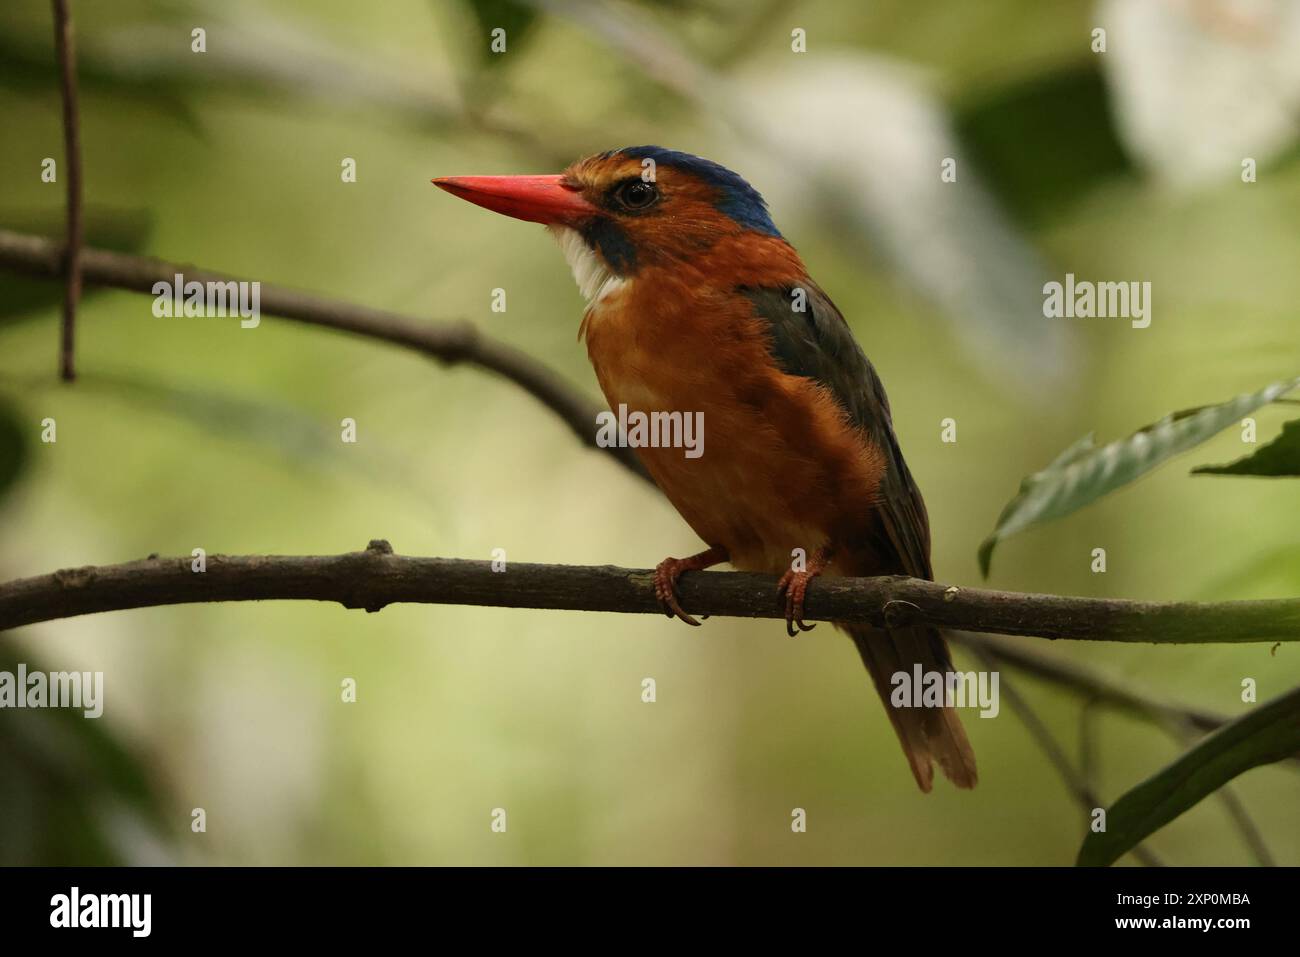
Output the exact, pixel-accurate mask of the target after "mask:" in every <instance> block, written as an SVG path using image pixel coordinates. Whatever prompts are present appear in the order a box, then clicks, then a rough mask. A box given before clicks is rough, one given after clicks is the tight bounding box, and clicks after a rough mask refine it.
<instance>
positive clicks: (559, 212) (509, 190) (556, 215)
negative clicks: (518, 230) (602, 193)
mask: <svg viewBox="0 0 1300 957" xmlns="http://www.w3.org/2000/svg"><path fill="white" fill-rule="evenodd" d="M433 185H434V186H437V187H438V188H439V189H445V190H446V191H447V192H449V193H451V194H452V195H453V196H459V197H460V198H461V199H464V200H468V201H469V202H471V203H473V204H474V205H475V206H482V207H483V208H484V209H490V210H492V211H493V212H497V213H504V214H505V215H506V216H513V217H514V218H515V219H524V220H527V221H528V222H530V223H543V224H545V225H547V226H551V225H563V226H571V225H573V224H574V223H576V222H579V221H580V220H583V219H586V218H588V217H589V216H592V215H593V214H595V213H596V212H597V209H596V207H595V206H593V205H592V204H591V203H589V202H587V201H586V200H585V199H583V198H582V193H580V192H579V191H578V189H577V188H576V187H573V186H569V185H567V184H566V183H565V182H564V177H563V176H443V177H441V178H439V179H435V180H433Z"/></svg>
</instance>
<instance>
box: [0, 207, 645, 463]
mask: <svg viewBox="0 0 1300 957" xmlns="http://www.w3.org/2000/svg"><path fill="white" fill-rule="evenodd" d="M61 255H62V254H61V250H60V247H59V245H58V243H55V242H52V241H50V240H48V239H44V238H43V237H40V236H31V235H27V234H25V233H16V232H12V231H10V230H7V229H0V267H8V268H10V269H14V270H17V271H20V272H23V273H26V274H28V275H33V276H40V277H45V278H51V279H52V278H56V277H57V276H58V275H59V273H60V271H61V266H60V263H61ZM81 267H82V272H83V274H84V276H85V279H86V281H87V282H90V283H95V284H97V285H101V286H112V287H114V288H117V289H129V290H131V291H133V292H142V293H148V294H151V295H152V294H153V288H154V285H155V284H157V283H167V284H169V286H170V284H171V283H174V282H175V280H176V276H177V274H181V275H183V276H184V279H185V281H186V282H189V281H195V282H201V283H205V284H206V283H209V282H243V281H246V280H242V279H240V278H238V277H235V276H229V275H226V274H224V273H217V272H212V271H211V270H208V269H200V268H198V267H196V266H187V265H183V264H181V263H174V262H165V261H163V260H160V259H148V258H145V257H142V256H129V255H126V254H123V253H115V252H109V251H107V250H103V249H93V248H88V249H85V250H84V251H83V252H82V257H81ZM260 307H261V311H262V312H263V313H264V314H266V315H270V316H280V317H281V318H284V319H293V320H295V321H297V322H305V323H308V324H310V325H315V326H323V327H325V328H327V329H335V330H338V331H341V332H350V333H352V334H354V335H359V336H366V337H368V338H370V339H379V340H381V341H383V342H389V343H393V344H394V345H399V346H405V347H406V348H408V349H412V350H414V351H416V352H419V353H421V354H423V355H426V356H429V357H430V358H433V359H436V360H438V361H439V362H443V363H446V364H455V363H466V364H470V365H477V366H479V367H480V368H483V369H487V370H488V371H490V372H495V373H496V374H497V375H499V376H502V377H503V378H505V379H508V380H509V381H511V382H513V383H514V384H515V385H517V386H519V387H520V388H522V389H523V390H524V391H525V392H527V393H528V394H529V395H531V396H532V397H533V398H535V399H537V400H538V401H539V402H541V403H542V404H543V405H544V406H546V407H547V408H548V409H550V410H551V411H552V412H554V413H555V414H556V415H557V416H559V417H560V419H561V420H563V421H564V423H565V424H566V425H567V426H568V427H569V428H570V429H571V430H572V431H573V433H574V435H576V436H577V437H578V439H579V440H580V441H581V442H582V443H583V444H584V445H587V446H589V447H592V448H600V447H599V446H597V444H596V435H597V428H596V415H597V413H598V412H600V411H601V410H602V408H603V406H600V405H597V404H596V403H595V402H592V401H591V400H589V399H587V398H586V397H585V396H583V395H582V393H581V392H579V391H577V390H576V389H574V388H573V387H572V386H570V385H569V384H568V383H566V382H565V381H564V380H563V379H561V378H560V377H559V376H558V375H556V374H555V373H554V372H553V371H551V370H550V369H549V368H548V367H547V366H546V365H545V364H543V363H541V362H538V361H537V360H536V359H534V358H533V357H532V356H530V355H528V354H527V353H526V352H523V351H521V350H519V349H516V348H515V347H513V346H510V345H507V344H506V343H504V342H501V341H499V340H497V339H493V338H492V337H491V336H487V335H485V334H483V333H482V332H480V331H479V330H478V329H477V328H476V327H475V326H474V325H473V324H471V323H469V322H437V321H431V320H421V319H416V318H414V317H411V316H404V315H400V314H398V313H395V312H388V311H385V310H383V309H371V308H369V307H367V306H358V305H354V304H352V303H348V302H341V301H339V300H334V299H326V298H324V297H321V296H314V295H311V294H310V293H305V292H299V291H297V290H294V289H286V288H285V287H283V286H274V285H271V284H269V283H261V299H260ZM602 451H606V452H609V453H610V454H611V455H613V456H614V458H615V459H616V460H617V461H618V462H619V463H620V464H621V465H623V466H624V467H626V468H627V469H629V470H630V471H632V472H633V473H635V474H636V475H638V476H640V477H641V478H644V479H647V480H648V478H649V477H648V476H647V475H646V473H645V470H644V468H643V467H642V465H641V462H640V460H638V459H637V457H636V454H635V452H634V451H633V450H632V449H630V448H605V449H602Z"/></svg>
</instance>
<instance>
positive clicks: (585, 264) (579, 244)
mask: <svg viewBox="0 0 1300 957" xmlns="http://www.w3.org/2000/svg"><path fill="white" fill-rule="evenodd" d="M546 228H547V229H548V230H549V231H550V233H551V235H552V236H554V237H555V241H556V242H557V243H559V244H560V251H561V252H562V253H564V259H565V261H566V262H567V263H568V264H569V269H571V270H572V271H573V281H574V282H576V283H577V284H578V291H579V292H581V293H582V297H583V298H584V299H586V300H587V305H588V307H593V306H595V305H597V304H598V303H600V302H601V301H603V300H604V299H607V298H608V297H609V296H611V295H613V294H614V293H616V292H618V291H619V290H620V289H622V288H623V286H624V284H626V283H627V282H629V281H630V280H628V279H625V278H623V277H621V276H618V275H615V273H614V271H613V270H612V269H610V268H609V265H608V264H607V263H606V262H605V260H604V259H603V258H602V257H601V255H600V254H599V253H598V252H596V251H595V250H594V249H592V248H591V247H590V246H589V245H587V240H586V239H585V238H584V237H583V236H582V234H581V233H579V232H578V231H577V230H576V229H572V228H570V227H568V226H547V227H546Z"/></svg>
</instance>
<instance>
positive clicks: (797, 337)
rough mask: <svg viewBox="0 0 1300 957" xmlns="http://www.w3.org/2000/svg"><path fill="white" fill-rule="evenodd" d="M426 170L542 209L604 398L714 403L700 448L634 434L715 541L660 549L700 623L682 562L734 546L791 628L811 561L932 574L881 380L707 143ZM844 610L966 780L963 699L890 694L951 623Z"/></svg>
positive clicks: (864, 651) (503, 204)
mask: <svg viewBox="0 0 1300 957" xmlns="http://www.w3.org/2000/svg"><path fill="white" fill-rule="evenodd" d="M433 182H434V184H435V185H437V186H438V187H440V188H442V189H444V190H446V191H447V192H449V193H452V194H454V195H456V196H459V197H460V198H462V199H465V200H468V201H469V202H471V203H475V204H476V205H479V206H482V207H484V208H486V209H490V210H494V211H496V212H498V213H504V214H505V215H507V216H512V217H514V218H516V219H522V220H527V221H529V222H534V223H541V224H543V225H545V226H546V227H547V229H548V230H550V232H551V234H552V235H553V236H554V237H555V238H556V239H557V240H558V241H559V244H560V248H561V250H562V251H563V252H564V256H565V258H566V259H567V260H568V262H569V266H570V267H571V268H572V270H573V275H574V278H575V279H576V280H577V283H578V287H579V289H580V290H581V291H582V294H583V296H584V297H585V298H586V299H587V303H588V304H587V310H586V313H585V314H584V316H583V319H582V324H581V326H580V327H579V338H580V339H582V340H585V342H586V345H587V354H588V355H589V356H590V358H591V364H592V365H593V366H594V367H595V370H596V378H597V379H598V380H599V381H600V387H601V389H602V390H603V391H604V393H605V398H606V399H607V400H608V401H609V403H610V406H611V407H612V408H616V409H617V408H619V407H620V406H626V407H627V409H629V410H631V411H633V412H641V413H642V414H643V415H644V416H647V417H648V416H650V415H651V414H653V413H655V412H661V413H662V412H681V413H684V414H690V413H692V412H702V413H703V420H702V421H703V423H704V425H705V427H706V429H707V435H708V441H707V444H706V451H705V452H704V454H702V455H699V456H698V457H695V458H692V457H688V456H685V455H683V454H682V450H681V449H675V448H666V447H662V446H661V447H644V446H643V447H639V448H637V449H636V452H637V454H638V456H639V457H640V459H641V461H642V462H643V463H644V464H645V467H646V470H647V471H648V472H649V473H650V475H651V477H652V478H653V479H654V481H655V483H656V484H657V485H658V486H659V488H660V489H661V490H662V491H663V493H664V494H665V495H666V496H667V497H668V500H669V501H670V502H672V504H673V505H674V506H675V507H676V508H677V511H678V512H680V513H681V516H682V518H684V519H685V520H686V522H687V524H689V525H690V526H691V528H692V529H694V530H695V533H696V534H697V535H699V537H700V538H701V539H702V540H703V541H704V542H705V544H707V545H708V548H707V549H705V550H704V551H702V552H700V553H699V554H698V555H692V556H691V557H689V558H666V559H664V560H663V561H662V562H660V563H659V565H658V567H657V569H656V572H655V585H656V593H657V595H658V597H659V600H660V601H661V602H662V603H663V604H664V606H665V609H666V611H667V612H668V613H669V614H670V615H676V616H677V617H678V618H681V619H682V620H683V621H685V622H687V623H689V624H692V625H698V624H699V622H697V621H696V620H695V619H694V618H692V617H691V616H690V615H688V614H687V613H686V612H684V611H683V610H682V608H681V607H680V605H679V604H678V597H677V594H676V582H677V579H678V578H679V577H680V576H681V575H682V574H683V573H684V572H687V571H693V570H701V569H705V568H709V567H712V566H714V565H719V564H722V563H723V562H730V563H731V564H732V565H734V566H735V567H737V568H740V569H744V570H747V571H760V572H768V573H772V574H776V575H780V576H781V578H780V583H779V585H778V590H777V593H778V599H779V600H783V601H784V605H785V612H786V628H787V631H788V632H789V634H790V635H791V636H792V637H793V636H794V634H795V629H796V628H798V629H801V630H805V631H806V630H808V629H810V628H811V627H812V626H811V625H806V624H804V622H803V620H802V618H803V605H804V597H805V594H806V591H807V588H808V582H809V580H810V579H812V578H813V577H815V576H817V575H840V576H843V575H910V576H913V577H916V578H927V579H929V578H933V572H932V570H931V567H930V527H929V519H928V517H927V515H926V510H925V503H924V502H923V501H922V499H921V492H920V490H919V489H918V488H917V486H916V483H915V482H914V481H913V479H912V476H911V473H910V472H909V471H908V468H907V464H906V463H905V462H904V461H903V453H902V451H901V450H900V449H899V446H898V439H897V438H896V437H895V435H894V429H893V423H892V420H891V417H890V411H889V400H888V398H886V396H885V389H884V386H883V385H882V384H881V382H880V378H879V376H877V374H876V370H875V369H874V368H873V367H872V365H871V363H870V362H869V361H868V360H867V357H866V356H865V355H864V354H863V352H862V349H861V348H860V347H859V346H858V344H857V342H856V340H855V339H854V338H853V334H852V332H851V331H850V330H849V327H848V324H847V323H846V322H845V320H844V317H843V316H842V315H841V314H840V312H839V310H838V309H836V308H835V305H834V303H832V302H831V300H830V298H829V297H827V295H826V293H824V292H823V291H822V290H821V288H820V287H819V286H818V285H817V284H816V283H815V282H813V281H812V279H810V278H809V276H808V272H807V270H806V269H805V268H804V264H803V262H802V261H801V260H800V258H799V254H798V253H797V252H795V250H794V248H793V247H792V246H791V245H790V244H789V243H788V242H786V241H785V239H784V238H783V237H782V236H781V233H780V232H779V231H778V230H777V228H776V226H775V225H774V224H773V222H772V219H771V216H770V215H769V214H768V210H767V204H766V203H765V202H764V200H763V197H762V196H760V195H759V194H758V191H757V190H755V189H754V188H753V187H752V186H750V185H749V183H747V182H746V181H745V180H744V179H742V178H741V177H740V176H738V175H737V174H735V173H733V172H732V171H731V170H729V169H726V168H725V167H723V166H720V165H718V164H717V163H714V162H711V161H709V160H706V159H701V158H700V157H698V156H692V155H690V154H688V153H681V152H677V151H675V150H669V149H664V148H662V147H658V146H635V147H628V148H625V149H618V150H610V151H609V152H605V153H598V154H596V155H594V156H590V157H587V158H586V159H582V160H579V161H578V162H576V163H574V164H573V165H572V166H570V167H569V168H568V169H567V170H565V171H564V172H563V173H561V174H559V175H547V176H450V177H444V178H441V179H435V180H433ZM792 556H806V561H805V562H803V563H800V562H798V561H797V560H796V561H793V562H792ZM838 627H840V628H842V629H843V630H844V631H846V632H847V633H848V634H849V635H850V636H851V637H852V639H853V642H854V644H855V645H857V649H858V652H859V654H860V655H861V656H862V660H863V662H864V663H865V664H866V666H867V670H868V671H869V672H870V673H871V678H872V680H873V681H874V683H875V686H876V690H877V692H878V693H879V695H880V697H881V699H882V700H883V701H884V703H885V710H886V712H887V713H888V715H889V719H890V721H891V723H892V724H893V726H894V730H895V731H896V732H897V734H898V738H899V740H900V741H901V742H902V745H903V751H904V753H905V754H906V755H907V760H908V763H909V765H910V766H911V769H912V774H913V775H914V776H915V777H916V783H917V784H918V785H920V787H921V790H922V791H929V790H930V787H931V784H932V782H933V776H934V770H933V765H934V762H938V764H939V766H940V768H942V769H943V771H944V773H945V774H946V775H947V776H948V778H949V779H950V780H952V781H953V782H954V783H955V784H956V785H957V786H958V787H973V786H974V784H975V780H976V773H975V756H974V754H973V752H972V751H971V747H970V744H969V742H968V741H967V739H966V733H965V731H964V730H963V728H962V725H961V722H960V720H959V719H958V717H957V714H956V712H955V711H954V709H953V708H951V707H912V708H907V707H895V706H894V705H893V704H892V703H891V701H890V696H891V691H892V690H893V687H894V686H893V684H892V682H891V678H892V677H893V676H894V675H895V674H896V673H899V672H902V673H905V674H906V675H907V676H908V678H909V680H910V679H911V677H912V676H913V674H914V668H915V666H917V665H919V666H921V668H922V669H923V671H924V672H925V673H927V674H931V673H935V672H938V673H940V674H943V675H946V674H947V673H948V672H951V671H952V661H951V658H950V657H949V654H948V646H947V643H946V642H945V641H944V638H943V635H942V634H941V633H940V632H939V631H938V630H936V629H934V628H932V627H928V626H926V625H906V626H902V627H898V628H891V629H889V630H884V629H877V628H872V627H868V626H865V625H861V624H847V623H840V624H838Z"/></svg>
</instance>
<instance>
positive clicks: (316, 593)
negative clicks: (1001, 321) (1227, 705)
mask: <svg viewBox="0 0 1300 957" xmlns="http://www.w3.org/2000/svg"><path fill="white" fill-rule="evenodd" d="M206 562H207V564H206V571H203V572H194V571H192V570H191V559H190V558H188V557H182V558H155V559H146V560H144V561H137V562H128V563H125V564H121V565H101V566H93V565H92V566H86V567H83V568H73V569H65V570H63V571H58V572H54V573H53V574H50V575H40V576H37V577H35V578H25V579H19V580H17V581H11V582H8V583H6V584H3V585H0V629H2V628H14V627H17V626H19V625H27V624H32V623H34V622H38V621H49V620H51V619H55V618H69V617H72V616H74V615H85V614H91V613H93V612H101V611H115V610H120V609H126V608H143V607H149V606H156V605H174V604H184V603H188V602H210V601H257V600H266V599H314V600H317V601H333V602H338V603H340V604H342V605H343V606H344V607H347V608H365V609H368V610H378V609H379V608H382V607H383V606H385V605H388V604H392V603H394V602H417V603H425V604H459V605H491V606H496V607H502V608H550V609H570V610H575V611H614V612H625V613H632V614H661V613H662V612H663V608H662V606H661V605H660V604H659V602H658V600H657V599H656V598H655V589H654V573H653V571H651V570H649V569H632V568H617V567H614V566H612V565H598V566H591V565H536V564H526V563H522V562H512V563H511V564H510V565H509V567H508V570H507V571H505V572H494V571H493V569H492V563H491V562H486V561H469V560H465V559H453V558H417V557H412V556H403V555H394V554H392V552H391V548H390V547H389V546H388V545H387V543H386V542H384V543H380V544H378V545H374V544H372V547H371V548H369V549H367V550H366V551H365V552H352V553H349V554H345V555H326V556H284V555H242V556H241V555H231V556H223V555H213V556H209V557H207V559H206ZM679 591H680V593H681V604H682V607H683V608H685V609H686V610H687V611H689V612H693V613H695V614H697V615H720V616H721V615H726V616H734V617H745V618H782V617H784V614H785V612H784V605H783V604H782V603H781V602H779V601H777V598H776V579H775V577H774V576H771V575H760V574H756V573H751V572H688V573H686V574H685V575H684V576H683V577H682V578H681V580H680V582H679ZM886 608H888V610H889V614H888V615H886ZM900 608H906V609H907V612H906V616H905V619H903V620H902V621H900V618H899V615H900V612H899V609H900ZM805 611H806V614H805V617H806V618H807V619H808V620H809V621H856V622H864V623H869V624H874V625H877V626H882V627H883V626H885V625H886V623H887V621H886V619H888V624H889V625H890V626H895V627H896V626H898V625H899V624H902V623H913V622H918V623H919V622H925V623H928V624H932V625H936V626H940V627H955V628H964V629H967V630H971V631H989V632H997V633H1001V634H1005V633H1008V632H1012V633H1015V634H1020V635H1026V636H1037V637H1047V638H1077V639H1085V640H1092V641H1143V642H1172V643H1180V642H1233V641H1273V640H1280V641H1300V599H1295V600H1290V601H1285V600H1275V601H1249V602H1247V601H1241V602H1223V603H1221V604H1197V603H1193V602H1173V603H1153V602H1140V601H1126V600H1109V599H1103V598H1070V597H1062V596H1059V595H1033V594H1020V593H1016V592H1000V591H990V590H986V589H974V588H962V589H956V588H951V587H945V586H944V585H942V584H938V583H936V582H932V581H923V580H921V579H918V578H903V577H883V578H818V579H816V580H814V581H813V583H812V585H811V586H810V587H809V590H808V596H807V600H806V606H805Z"/></svg>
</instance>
